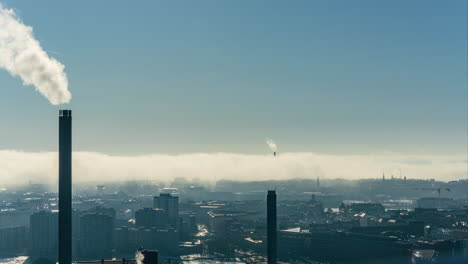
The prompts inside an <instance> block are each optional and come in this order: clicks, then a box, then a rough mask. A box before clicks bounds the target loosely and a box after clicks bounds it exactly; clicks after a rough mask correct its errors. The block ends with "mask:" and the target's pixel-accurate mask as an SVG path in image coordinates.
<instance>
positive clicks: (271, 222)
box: [267, 191, 277, 264]
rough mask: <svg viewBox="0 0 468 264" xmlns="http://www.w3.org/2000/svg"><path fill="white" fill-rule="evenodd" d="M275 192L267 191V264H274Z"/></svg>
mask: <svg viewBox="0 0 468 264" xmlns="http://www.w3.org/2000/svg"><path fill="white" fill-rule="evenodd" d="M276 236H277V233H276V191H268V195H267V257H268V264H276V254H277V241H276Z"/></svg>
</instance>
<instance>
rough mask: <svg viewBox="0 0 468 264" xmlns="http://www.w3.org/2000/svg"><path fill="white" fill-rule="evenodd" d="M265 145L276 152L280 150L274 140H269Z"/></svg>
mask: <svg viewBox="0 0 468 264" xmlns="http://www.w3.org/2000/svg"><path fill="white" fill-rule="evenodd" d="M265 143H266V144H267V145H268V147H269V148H270V149H271V150H272V151H275V152H276V151H277V150H278V146H276V143H275V142H274V141H273V140H272V139H267V140H266V142H265Z"/></svg>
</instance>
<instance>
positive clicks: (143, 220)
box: [135, 208, 168, 229]
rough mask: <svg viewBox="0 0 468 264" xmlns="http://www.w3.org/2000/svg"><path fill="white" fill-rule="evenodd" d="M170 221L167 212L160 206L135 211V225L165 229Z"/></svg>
mask: <svg viewBox="0 0 468 264" xmlns="http://www.w3.org/2000/svg"><path fill="white" fill-rule="evenodd" d="M167 223H168V216H167V213H166V212H165V211H164V210H162V209H159V208H156V209H153V208H143V209H140V210H138V211H136V212H135V227H137V228H138V227H145V228H153V227H154V228H157V229H163V228H165V227H166V224H167Z"/></svg>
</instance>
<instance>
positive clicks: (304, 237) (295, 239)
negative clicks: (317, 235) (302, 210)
mask: <svg viewBox="0 0 468 264" xmlns="http://www.w3.org/2000/svg"><path fill="white" fill-rule="evenodd" d="M311 238H312V237H311V233H310V232H309V230H302V229H301V228H299V227H297V228H291V229H286V230H281V231H280V232H279V235H278V246H279V249H280V250H279V253H280V256H281V257H282V258H290V257H293V258H294V257H296V256H307V255H308V254H309V252H308V251H310V246H311V245H310V243H311Z"/></svg>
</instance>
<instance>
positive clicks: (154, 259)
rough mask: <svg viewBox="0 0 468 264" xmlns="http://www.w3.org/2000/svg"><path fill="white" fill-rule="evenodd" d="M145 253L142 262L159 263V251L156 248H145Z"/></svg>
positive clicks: (147, 263) (143, 252)
mask: <svg viewBox="0 0 468 264" xmlns="http://www.w3.org/2000/svg"><path fill="white" fill-rule="evenodd" d="M141 254H142V255H143V257H144V258H143V261H142V262H143V263H142V264H158V251H156V250H143V251H141Z"/></svg>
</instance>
